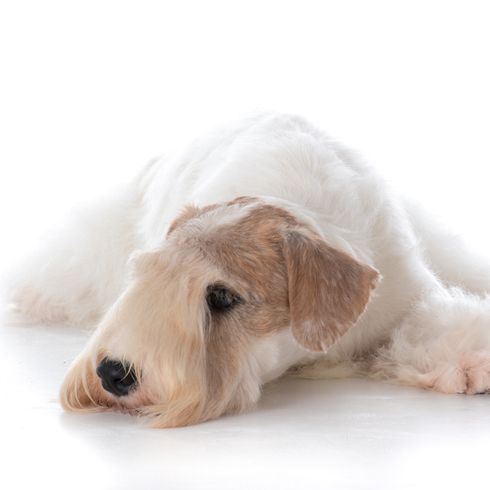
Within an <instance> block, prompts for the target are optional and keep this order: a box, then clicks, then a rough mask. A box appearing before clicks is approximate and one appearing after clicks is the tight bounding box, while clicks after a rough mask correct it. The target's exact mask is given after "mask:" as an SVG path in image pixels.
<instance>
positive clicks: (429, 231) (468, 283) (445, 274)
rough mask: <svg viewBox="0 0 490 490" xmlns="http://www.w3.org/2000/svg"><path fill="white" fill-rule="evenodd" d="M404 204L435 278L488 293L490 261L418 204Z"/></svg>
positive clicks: (472, 291) (471, 290) (450, 284)
mask: <svg viewBox="0 0 490 490" xmlns="http://www.w3.org/2000/svg"><path fill="white" fill-rule="evenodd" d="M405 204H406V210H407V213H408V216H409V218H410V221H411V223H412V226H413V229H414V232H415V235H416V237H417V239H418V241H419V243H420V245H421V248H422V252H423V255H424V257H425V260H426V262H427V263H428V265H429V266H430V267H431V269H432V270H433V271H434V272H435V273H436V275H437V276H438V277H439V279H440V280H441V281H442V282H443V283H445V284H446V285H447V286H459V287H461V288H463V289H465V290H466V291H469V292H470V293H476V294H485V293H490V261H489V260H488V259H487V258H484V257H479V256H478V254H475V252H472V251H470V250H469V249H468V246H467V244H466V243H465V241H464V240H463V239H462V238H461V236H459V235H458V234H456V233H454V232H452V231H450V230H449V229H447V228H446V227H444V226H443V225H441V224H440V223H438V222H437V220H435V219H433V218H431V217H430V216H429V215H428V214H427V213H426V211H425V210H422V209H421V208H420V206H418V205H417V204H414V203H411V202H409V201H407V202H406V203H405Z"/></svg>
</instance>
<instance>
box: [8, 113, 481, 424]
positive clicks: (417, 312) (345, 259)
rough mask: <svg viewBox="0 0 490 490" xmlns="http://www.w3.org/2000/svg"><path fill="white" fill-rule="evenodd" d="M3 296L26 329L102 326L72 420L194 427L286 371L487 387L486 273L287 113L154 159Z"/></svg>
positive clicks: (75, 386)
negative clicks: (119, 415) (85, 417)
mask: <svg viewBox="0 0 490 490" xmlns="http://www.w3.org/2000/svg"><path fill="white" fill-rule="evenodd" d="M13 291H14V292H13V300H14V302H15V304H16V305H17V308H18V310H19V311H20V312H22V313H23V314H26V315H29V316H30V317H32V318H34V319H36V320H39V321H43V322H59V323H77V324H87V323H88V324H96V325H97V328H96V329H95V332H94V333H93V335H92V337H91V339H90V340H89V342H88V344H87V346H86V347H85V349H84V350H83V351H82V352H81V353H80V355H79V356H78V357H77V358H76V359H75V360H74V362H73V364H72V365H71V367H70V369H69V371H68V373H67V375H66V378H65V381H64V383H63V386H62V388H61V403H62V404H63V406H64V407H65V408H66V409H67V410H83V411H89V410H100V409H116V410H123V411H128V412H130V413H137V414H145V415H148V416H150V417H151V421H152V425H154V426H158V427H173V426H182V425H187V424H194V423H198V422H202V421H205V420H209V419H213V418H216V417H219V416H220V415H222V414H225V413H234V412H239V411H243V410H246V409H249V408H250V407H253V406H254V405H255V404H256V403H257V400H258V399H259V397H260V392H261V387H262V386H263V385H264V384H265V383H267V382H269V381H271V380H273V379H276V378H278V377H279V376H281V375H283V374H284V373H286V372H290V371H294V372H295V373H296V374H299V375H302V376H309V377H328V376H338V375H364V376H368V377H371V378H375V379H385V380H390V381H396V382H399V383H403V384H408V385H413V386H419V387H423V388H430V389H434V390H438V391H442V392H446V393H468V394H473V393H482V392H486V391H488V390H489V389H490V297H489V296H488V295H487V292H489V291H490V269H489V268H488V267H486V268H485V266H483V265H482V264H481V261H479V260H477V259H476V258H473V257H472V256H471V254H469V253H468V252H466V251H465V250H464V248H463V245H462V244H461V243H459V242H458V241H457V240H456V239H455V238H454V237H453V236H451V235H450V234H449V233H447V232H445V231H444V230H443V229H442V228H441V227H439V226H437V225H434V223H432V222H431V221H430V220H429V218H427V217H426V216H425V215H424V213H423V212H421V211H420V209H419V208H417V207H415V206H414V205H413V204H410V203H408V202H406V201H404V200H402V199H400V198H397V197H396V196H394V195H393V194H392V193H391V192H390V189H389V188H387V186H386V185H385V183H384V182H383V180H382V179H381V178H380V177H379V176H378V175H377V174H376V173H375V171H374V170H373V169H372V168H370V167H369V166H367V165H366V164H365V163H364V162H363V161H362V160H360V158H359V157H358V156H356V155H354V154H353V153H352V152H351V151H349V150H348V149H346V148H345V147H343V146H341V145H340V144H339V143H337V142H335V141H333V140H332V139H330V138H328V137H327V136H326V135H325V134H323V133H322V132H321V131H319V130H318V129H316V128H315V127H313V126H312V125H311V124H309V123H308V122H307V121H305V120H303V119H301V118H299V117H294V116H289V115H271V114H267V115H261V116H257V117H253V118H249V119H246V120H244V121H241V122H240V123H239V124H235V125H233V126H231V127H228V128H226V129H224V130H220V131H216V132H214V133H212V134H209V135H207V136H206V137H204V138H202V139H200V140H197V141H196V142H194V143H193V144H192V145H190V146H189V147H186V148H183V149H182V151H180V152H177V153H175V154H172V155H167V156H165V157H162V158H160V159H157V160H154V161H152V162H150V164H149V165H148V166H147V167H146V168H144V169H143V170H142V171H141V173H140V174H139V175H138V176H137V177H136V178H135V179H134V180H133V181H132V182H131V183H130V184H129V185H127V186H125V187H124V188H123V189H121V190H120V192H119V193H117V194H114V195H112V196H110V197H108V198H107V199H106V200H105V201H103V202H99V203H96V204H95V205H94V206H93V207H92V208H91V209H87V210H86V211H85V212H83V213H81V214H80V215H78V217H77V218H73V219H72V220H71V221H70V222H69V224H68V226H67V228H66V229H65V230H62V232H60V233H59V235H58V236H56V237H54V238H53V239H52V240H51V242H50V243H48V244H47V245H46V247H45V249H44V250H43V251H41V252H40V253H39V254H38V255H37V256H36V257H33V258H32V260H31V261H29V262H28V263H27V264H26V267H25V271H19V274H18V275H17V278H16V282H15V284H14V286H13Z"/></svg>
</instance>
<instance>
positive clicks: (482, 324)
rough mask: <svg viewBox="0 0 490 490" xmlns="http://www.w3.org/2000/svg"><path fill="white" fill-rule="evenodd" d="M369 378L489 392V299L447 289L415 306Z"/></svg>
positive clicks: (377, 359) (452, 390) (450, 390)
mask: <svg viewBox="0 0 490 490" xmlns="http://www.w3.org/2000/svg"><path fill="white" fill-rule="evenodd" d="M370 375H371V376H373V377H375V378H384V379H390V380H394V381H398V382H400V383H403V384H410V385H414V386H420V387H423V388H430V389H434V390H437V391H441V392H445V393H468V394H474V393H483V392H488V391H490V297H484V298H482V297H480V296H476V295H470V294H468V293H465V292H463V291H462V290H461V289H458V288H452V289H444V288H442V287H441V289H440V290H436V291H431V292H429V293H427V295H426V296H425V297H424V298H422V299H421V300H419V301H418V303H417V304H416V305H415V306H414V308H413V309H412V310H411V312H410V313H409V314H408V316H407V317H406V319H405V320H404V321H403V323H402V324H401V325H400V326H399V327H398V328H397V329H395V330H394V332H393V334H392V337H391V339H390V341H389V343H388V344H387V345H385V346H384V347H383V348H382V349H381V350H380V351H379V352H378V353H377V356H376V357H375V360H374V362H373V363H372V365H371V367H370Z"/></svg>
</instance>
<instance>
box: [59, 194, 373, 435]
mask: <svg viewBox="0 0 490 490" xmlns="http://www.w3.org/2000/svg"><path fill="white" fill-rule="evenodd" d="M131 267H132V276H131V280H130V282H129V285H128V287H127V288H126V290H125V291H124V292H123V294H122V295H121V297H120V298H119V299H118V300H117V301H116V303H115V304H114V306H113V307H112V308H111V309H110V311H109V312H108V313H107V315H106V316H105V317H104V318H103V320H102V321H101V323H100V325H99V327H98V329H97V331H96V332H95V333H94V335H93V337H92V339H91V341H90V342H89V344H88V345H87V347H86V349H85V350H84V351H83V352H82V353H81V355H80V356H79V358H78V359H77V360H76V361H75V362H74V364H73V365H72V367H71V369H70V371H69V373H68V374H67V377H66V379H65V382H64V384H63V387H62V393H61V399H62V402H63V405H64V406H65V408H67V409H71V410H90V409H99V408H101V407H110V408H115V409H123V410H128V411H134V412H138V413H144V414H148V415H153V416H154V425H156V426H160V427H171V426H181V425H187V424H192V423H197V422H200V421H204V420H208V419H211V418H216V417H218V416H219V415H221V414H223V413H230V412H236V411H240V410H243V409H246V408H248V407H250V406H252V405H253V404H254V403H255V402H256V401H257V399H258V397H259V394H260V387H261V385H262V384H263V382H264V381H266V380H269V379H271V378H274V377H277V376H278V375H280V374H281V373H282V372H283V371H284V369H286V368H287V367H289V365H288V362H289V363H291V362H294V361H293V359H296V360H297V359H298V355H297V351H302V352H305V355H306V352H307V351H310V352H322V351H326V350H327V349H328V348H329V347H330V346H331V345H332V344H334V343H335V342H336V341H337V340H338V339H339V338H340V337H341V336H342V335H343V334H344V333H345V332H346V331H347V330H348V329H349V328H351V327H352V326H353V325H354V324H355V323H356V321H357V320H358V318H359V317H360V315H361V314H362V313H363V311H364V309H365V308H366V305H367V303H368V301H369V298H370V295H371V292H372V290H373V288H374V287H375V285H376V283H377V280H378V273H377V271H375V270H374V269H373V268H371V267H369V266H368V265H365V264H362V263H360V262H359V261H357V260H356V259H354V258H353V257H351V256H350V255H348V254H346V253H344V252H341V251H339V250H337V249H335V248H333V247H331V246H329V245H328V244H327V243H326V242H325V240H323V239H322V238H321V237H320V236H319V234H318V233H316V232H315V231H314V229H313V227H312V226H311V225H309V224H307V223H306V222H302V221H300V220H299V219H298V218H297V217H295V216H294V214H293V213H291V212H289V211H287V210H286V209H285V208H284V207H281V206H277V205H273V204H270V203H268V202H265V201H263V200H260V199H256V198H246V197H243V198H238V199H235V200H233V201H230V202H227V203H224V204H220V205H213V206H207V207H203V208H197V207H193V206H191V207H188V208H186V209H185V210H184V211H183V213H182V214H181V215H180V216H179V217H178V219H177V220H176V221H175V222H174V223H173V224H172V225H171V227H170V228H169V231H168V234H167V237H166V239H165V240H164V241H163V243H162V245H161V247H160V248H159V249H158V250H153V251H148V252H141V253H139V254H137V255H136V256H134V257H133V258H132V259H131ZM292 353H293V354H292Z"/></svg>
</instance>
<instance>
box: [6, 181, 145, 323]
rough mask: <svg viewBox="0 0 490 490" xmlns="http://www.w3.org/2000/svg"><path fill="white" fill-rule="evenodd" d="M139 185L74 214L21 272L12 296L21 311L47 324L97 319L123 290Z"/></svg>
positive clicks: (133, 236)
mask: <svg viewBox="0 0 490 490" xmlns="http://www.w3.org/2000/svg"><path fill="white" fill-rule="evenodd" d="M138 213H139V197H138V193H137V189H136V186H127V187H124V189H122V190H121V192H119V193H116V194H114V195H113V196H111V197H109V198H106V199H105V200H103V201H102V202H98V203H94V204H93V205H92V206H91V207H90V208H87V209H84V210H81V211H80V212H76V213H72V215H71V216H69V219H68V220H67V223H66V224H65V226H64V227H63V228H62V229H60V230H59V231H58V232H56V233H54V235H52V236H50V237H49V238H48V239H47V240H46V242H45V243H44V244H43V246H42V247H40V249H39V250H38V251H37V252H36V253H35V254H33V256H32V258H31V259H30V260H28V261H27V262H26V263H25V264H24V265H23V266H22V267H21V268H20V269H19V270H18V271H15V272H14V274H13V278H12V280H11V284H10V287H9V289H10V290H11V291H12V294H11V297H10V298H9V299H10V300H11V302H12V303H13V304H14V306H15V308H16V309H17V311H18V312H20V313H21V314H22V315H23V316H27V317H28V318H30V319H32V320H34V321H39V322H43V323H77V324H87V323H92V322H94V321H96V320H97V319H98V318H99V317H100V316H101V315H102V313H104V311H105V310H106V309H107V308H108V307H109V306H110V305H111V304H112V302H113V301H114V300H115V298H116V297H117V296H118V294H119V293H120V291H121V289H122V287H123V284H124V280H125V269H126V262H127V260H128V256H129V255H130V253H131V252H132V251H133V250H134V249H135V248H136V247H137V245H138V244H137V237H136V223H137V214H138Z"/></svg>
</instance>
